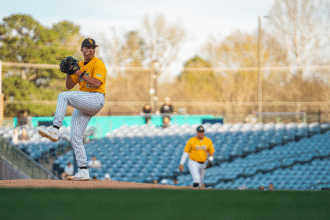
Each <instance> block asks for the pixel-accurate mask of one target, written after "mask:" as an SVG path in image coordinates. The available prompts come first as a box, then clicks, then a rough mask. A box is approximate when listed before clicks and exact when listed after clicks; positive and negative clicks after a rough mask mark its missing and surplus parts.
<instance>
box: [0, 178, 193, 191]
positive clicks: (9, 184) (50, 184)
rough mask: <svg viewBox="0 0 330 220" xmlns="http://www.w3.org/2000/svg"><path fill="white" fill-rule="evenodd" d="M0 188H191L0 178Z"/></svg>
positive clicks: (127, 183)
mask: <svg viewBox="0 0 330 220" xmlns="http://www.w3.org/2000/svg"><path fill="white" fill-rule="evenodd" d="M0 188H71V189H106V188H114V189H134V188H136V189H149V188H154V189H157V188H159V189H192V188H191V187H179V186H171V185H156V184H148V183H131V182H120V181H106V180H93V181H67V180H37V179H32V180H31V179H28V180H22V179H20V180H0Z"/></svg>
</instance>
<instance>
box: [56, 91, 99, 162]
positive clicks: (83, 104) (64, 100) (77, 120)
mask: <svg viewBox="0 0 330 220" xmlns="http://www.w3.org/2000/svg"><path fill="white" fill-rule="evenodd" d="M68 105H70V106H72V107H74V110H73V113H72V119H71V129H70V141H71V144H72V147H73V150H74V153H75V155H76V159H77V162H78V166H79V167H84V166H87V156H86V151H85V148H84V145H83V139H84V132H85V130H86V128H87V125H88V123H89V120H90V119H91V118H92V117H93V116H94V115H96V114H97V113H98V112H99V111H100V110H101V109H102V108H103V105H104V95H103V94H102V93H98V92H81V91H70V92H62V93H60V94H59V95H58V97H57V104H56V113H55V117H54V122H53V125H56V126H58V127H61V126H62V125H63V119H64V116H65V112H66V109H67V106H68Z"/></svg>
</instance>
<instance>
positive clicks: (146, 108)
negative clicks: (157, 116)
mask: <svg viewBox="0 0 330 220" xmlns="http://www.w3.org/2000/svg"><path fill="white" fill-rule="evenodd" d="M151 111H152V110H151V107H150V105H149V104H148V103H147V104H145V105H144V106H143V109H142V112H141V115H145V114H151ZM144 120H145V123H146V124H150V123H151V116H150V115H146V116H144Z"/></svg>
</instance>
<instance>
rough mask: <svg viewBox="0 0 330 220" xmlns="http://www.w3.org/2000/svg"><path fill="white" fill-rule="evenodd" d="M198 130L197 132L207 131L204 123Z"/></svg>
mask: <svg viewBox="0 0 330 220" xmlns="http://www.w3.org/2000/svg"><path fill="white" fill-rule="evenodd" d="M196 130H197V132H204V131H205V129H204V127H203V126H202V125H200V126H198V127H197V129H196Z"/></svg>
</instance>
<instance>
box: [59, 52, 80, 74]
mask: <svg viewBox="0 0 330 220" xmlns="http://www.w3.org/2000/svg"><path fill="white" fill-rule="evenodd" d="M79 69H80V67H79V62H78V60H76V59H75V58H74V57H71V56H68V57H64V58H63V59H62V60H61V64H60V70H61V71H62V72H63V73H66V74H68V75H72V74H74V73H75V72H76V71H77V70H79Z"/></svg>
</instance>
